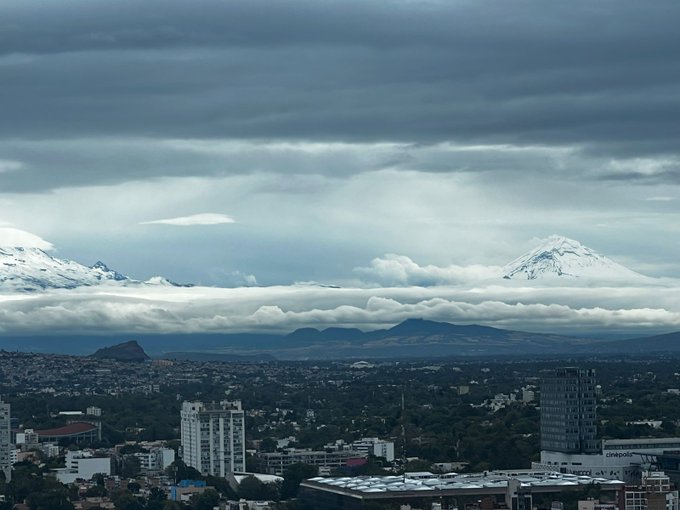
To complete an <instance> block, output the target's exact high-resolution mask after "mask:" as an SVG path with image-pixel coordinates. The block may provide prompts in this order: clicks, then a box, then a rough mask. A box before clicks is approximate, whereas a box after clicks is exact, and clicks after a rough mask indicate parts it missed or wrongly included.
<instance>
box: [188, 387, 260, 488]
mask: <svg viewBox="0 0 680 510" xmlns="http://www.w3.org/2000/svg"><path fill="white" fill-rule="evenodd" d="M181 416H182V431H181V432H182V459H183V460H184V462H185V463H186V465H187V466H191V467H193V468H195V469H196V470H198V471H200V472H201V474H203V475H212V476H221V477H224V476H226V475H227V473H244V472H245V470H246V441H245V416H244V412H243V409H242V408H241V401H240V400H236V401H233V402H230V401H226V400H224V401H222V402H219V403H217V402H210V403H204V402H184V403H183V404H182V411H181Z"/></svg>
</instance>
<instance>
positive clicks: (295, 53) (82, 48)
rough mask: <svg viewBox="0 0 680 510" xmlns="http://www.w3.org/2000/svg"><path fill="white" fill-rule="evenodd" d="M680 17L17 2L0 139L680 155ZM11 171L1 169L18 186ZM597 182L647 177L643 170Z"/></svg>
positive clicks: (543, 7)
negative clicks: (505, 147)
mask: <svg viewBox="0 0 680 510" xmlns="http://www.w3.org/2000/svg"><path fill="white" fill-rule="evenodd" d="M678 17H680V5H678V4H677V2H673V1H670V0H668V1H661V2H654V3H645V4H641V3H639V2H633V1H624V2H613V1H604V2H598V3H597V4H593V2H590V1H585V0H584V1H576V2H570V3H568V4H558V3H545V2H538V1H517V2H512V3H505V2H504V3H498V2H491V1H477V2H467V1H464V2H438V1H434V2H408V1H402V2H396V3H395V2H389V3H385V2H377V1H350V2H337V1H324V2H299V1H282V2H276V3H274V4H271V3H270V2H263V1H252V0H248V1H245V0H241V1H234V2H223V1H216V0H202V1H201V2H199V3H193V2H191V3H189V2H184V1H179V0H163V1H161V0H153V1H149V2H144V3H143V4H140V3H139V2H134V1H131V0H126V1H120V2H115V3H107V2H90V1H86V0H61V1H48V2H26V1H19V0H14V1H6V2H3V3H2V5H0V19H1V20H2V21H1V22H0V52H2V54H1V55H0V70H1V72H0V87H1V88H2V90H3V94H2V96H0V111H2V112H3V122H2V123H0V138H2V139H5V140H7V139H12V140H17V139H30V140H36V139H39V140H44V139H51V140H64V139H79V138H84V137H87V138H93V137H104V138H107V139H109V140H111V139H122V140H131V139H142V140H143V139H205V138H209V139H220V138H225V139H234V138H236V139H285V140H335V141H338V140H343V141H354V142H374V141H385V140H388V141H398V142H402V143H414V142H417V143H435V142H441V141H456V142H458V143H505V144H514V145H519V146H522V145H548V146H573V147H577V148H581V149H583V150H585V151H587V152H588V154H591V155H592V156H594V157H598V158H599V157H604V158H605V159H606V158H611V157H616V158H627V157H640V156H650V155H651V156H659V155H666V156H667V155H673V157H675V155H676V153H677V143H676V141H677V134H678V130H679V129H680V120H679V119H680V91H679V89H678V87H677V83H678V79H679V78H680V65H679V64H680V62H679V60H680V55H678V53H677V51H676V48H677V47H679V46H680V33H678V31H677V27H676V24H675V20H677V19H678ZM139 145H143V142H142V143H141V144H140V143H131V144H130V147H129V149H130V150H131V151H132V154H131V155H130V156H129V158H130V162H131V163H133V164H134V165H133V166H134V170H135V172H136V175H137V176H138V177H142V176H144V175H148V176H151V177H153V176H155V175H157V174H158V173H162V174H163V175H176V174H177V172H180V171H181V170H177V166H178V165H170V166H169V167H168V169H167V170H166V172H167V173H164V172H163V171H161V170H158V167H162V166H164V165H163V161H164V160H166V159H169V158H168V157H167V153H162V152H159V153H157V155H156V156H155V157H156V158H157V160H156V161H155V163H156V164H147V165H144V164H140V160H139V159H135V156H134V151H135V149H136V148H138V146H139ZM16 152H17V156H19V163H21V162H22V159H21V154H19V153H20V152H21V148H19V149H17V150H16ZM125 152H126V153H128V152H130V151H129V150H128V149H126V150H125ZM106 154H107V149H106V148H104V149H103V152H99V153H97V156H98V158H99V159H104V158H106ZM24 156H25V155H24ZM3 157H4V156H3ZM63 158H64V161H65V162H66V165H65V166H67V167H68V168H69V169H68V170H65V171H63V173H62V177H63V178H64V179H65V181H64V182H65V183H66V184H70V185H74V184H77V182H78V179H69V175H68V174H70V173H71V172H73V174H74V175H77V176H78V178H79V179H81V182H84V181H90V178H88V174H90V175H92V179H93V180H94V182H96V181H97V180H101V179H104V177H99V178H98V177H96V176H95V174H98V173H102V174H104V173H105V172H107V170H105V169H104V168H102V169H99V168H98V165H95V164H93V163H92V161H91V160H90V161H88V158H87V156H86V155H83V154H82V153H81V152H78V151H75V150H72V152H70V151H69V150H68V148H66V149H65V150H64V153H63ZM50 159H51V160H54V158H50ZM121 159H122V158H118V160H119V161H118V162H119V164H118V166H119V170H120V171H121V172H122V173H123V175H124V174H125V173H126V169H125V164H124V163H125V161H124V159H123V160H122V161H121ZM58 163H59V162H58V161H57V164H58ZM173 166H174V168H173ZM179 166H183V167H184V170H183V172H188V173H200V172H201V171H200V170H196V169H193V168H191V166H192V165H191V164H190V162H189V161H187V162H186V163H185V164H184V165H181V164H180V165H179ZM452 167H453V168H454V169H455V165H450V164H446V165H445V166H444V167H443V168H444V169H445V170H447V171H448V170H451V169H452ZM678 168H679V167H678V164H677V159H674V160H673V161H671V162H670V163H669V164H668V165H666V166H665V167H664V168H663V170H662V171H659V172H657V173H655V174H654V175H653V176H652V177H653V178H655V179H657V180H661V181H663V182H673V183H677V182H678ZM209 171H210V172H213V173H214V172H216V171H217V172H219V171H223V172H229V171H230V170H229V169H228V168H221V169H220V170H216V169H215V167H214V166H212V167H211V168H210V170H209ZM16 175H19V172H4V173H3V174H2V178H3V181H5V182H7V183H8V184H9V185H10V187H11V186H12V185H13V182H14V181H13V178H14V176H16ZM602 177H603V178H613V179H625V180H635V179H642V180H649V179H650V176H649V175H648V174H645V173H644V172H642V173H641V172H639V171H638V170H637V169H636V168H630V169H629V171H628V172H623V173H621V172H618V173H617V172H614V173H612V174H603V175H602ZM17 179H19V177H17ZM108 179H114V177H112V176H111V175H109V176H108ZM90 182H92V181H90ZM14 185H15V186H16V187H20V185H19V184H14Z"/></svg>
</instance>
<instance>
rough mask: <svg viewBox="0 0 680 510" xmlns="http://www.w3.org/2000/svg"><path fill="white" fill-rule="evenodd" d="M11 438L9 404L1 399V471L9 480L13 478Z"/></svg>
mask: <svg viewBox="0 0 680 510" xmlns="http://www.w3.org/2000/svg"><path fill="white" fill-rule="evenodd" d="M11 439H12V438H11V434H10V409H9V404H5V403H4V402H3V401H2V400H0V471H2V472H3V473H4V474H5V480H6V481H8V482H9V481H10V480H11V479H12V459H11V457H10V449H11V448H12V444H11V442H10V441H11Z"/></svg>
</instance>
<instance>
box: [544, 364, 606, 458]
mask: <svg viewBox="0 0 680 510" xmlns="http://www.w3.org/2000/svg"><path fill="white" fill-rule="evenodd" d="M595 405H596V404H595V370H592V369H580V368H573V367H569V368H558V369H556V370H555V373H554V374H553V375H552V376H550V377H546V378H545V379H543V381H542V384H541V450H547V451H553V452H563V453H597V452H599V442H598V440H597V421H596V413H595Z"/></svg>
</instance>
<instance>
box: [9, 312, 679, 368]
mask: <svg viewBox="0 0 680 510" xmlns="http://www.w3.org/2000/svg"><path fill="white" fill-rule="evenodd" d="M632 336H633V335H630V337H628V338H627V339H618V340H612V339H611V338H578V337H571V336H564V335H556V334H549V333H545V334H544V333H530V332H526V331H514V330H508V329H500V328H493V327H489V326H480V325H476V324H469V325H458V324H450V323H447V322H435V321H430V320H424V319H408V320H406V321H404V322H401V323H399V324H397V325H395V326H393V327H391V328H388V329H379V330H375V331H366V332H364V331H361V330H359V329H356V328H339V327H333V328H327V329H323V330H318V329H314V328H302V329H298V330H295V331H293V332H292V333H289V334H287V335H282V334H279V335H274V334H271V333H264V334H258V333H234V334H208V335H206V334H169V335H136V338H137V341H136V342H123V340H125V337H120V336H91V337H88V336H44V337H0V349H6V350H19V351H32V352H42V353H64V354H77V355H83V354H86V353H88V352H92V350H94V349H96V348H99V347H101V348H100V349H99V350H98V351H97V352H96V353H95V354H94V355H93V356H95V357H98V358H108V359H124V360H139V361H142V360H145V359H148V356H147V355H146V352H148V353H149V354H151V355H152V356H153V357H167V356H168V355H173V356H175V357H176V359H194V360H198V359H204V360H207V359H213V360H218V359H219V360H222V361H233V362H239V361H246V362H247V361H256V360H261V361H271V360H272V358H275V359H280V360H294V359H321V360H323V359H326V360H329V359H347V358H366V359H376V358H412V357H419V358H422V357H441V356H446V357H451V356H508V355H511V356H544V355H545V356H552V355H557V356H559V355H584V356H587V355H593V354H602V355H613V354H623V355H626V354H664V353H668V354H671V355H674V354H675V355H680V332H676V333H668V334H662V335H655V336H650V337H645V338H631V337H632ZM114 342H123V343H121V344H119V345H115V346H113V347H110V344H112V343H114ZM140 345H141V346H144V349H142V347H141V346H140ZM188 346H190V348H191V351H190V352H187V347H188ZM145 350H146V352H145Z"/></svg>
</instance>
